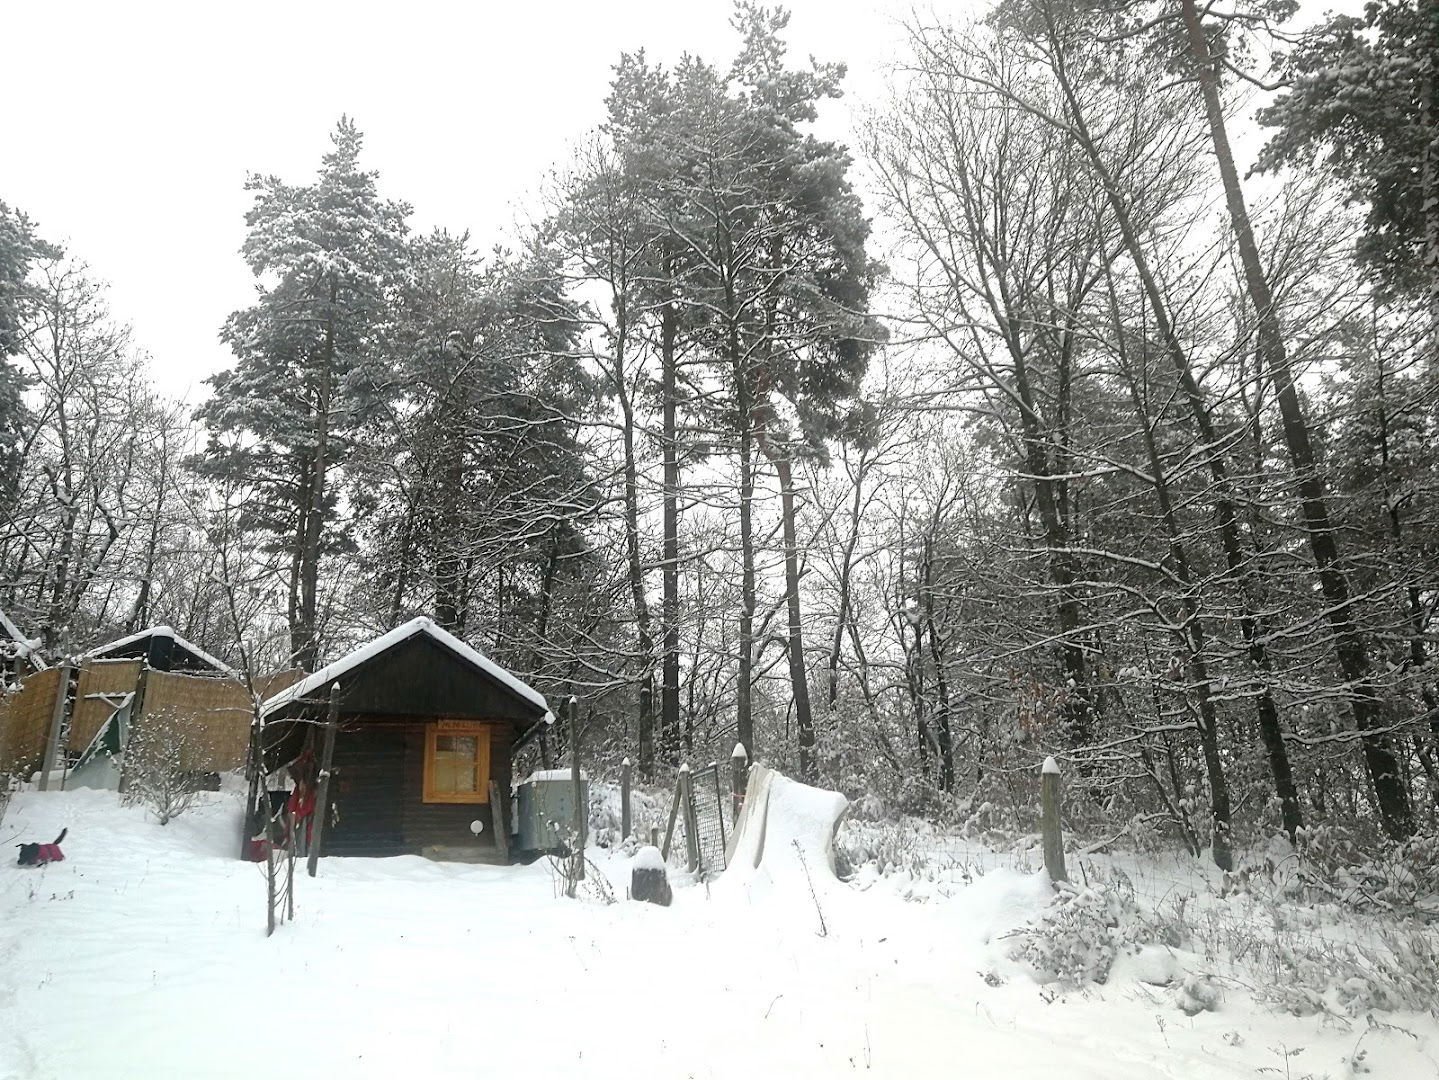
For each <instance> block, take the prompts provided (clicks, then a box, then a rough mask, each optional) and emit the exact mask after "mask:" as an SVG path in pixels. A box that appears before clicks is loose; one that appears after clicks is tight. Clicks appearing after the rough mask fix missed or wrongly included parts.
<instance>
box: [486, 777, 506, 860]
mask: <svg viewBox="0 0 1439 1080" xmlns="http://www.w3.org/2000/svg"><path fill="white" fill-rule="evenodd" d="M490 820H491V821H492V822H493V823H494V826H495V848H496V850H498V851H499V853H500V858H501V859H503V860H504V861H505V862H506V863H508V862H509V861H510V815H509V814H507V813H505V802H504V799H502V798H501V797H500V785H499V784H497V783H495V782H494V781H493V780H491V781H490Z"/></svg>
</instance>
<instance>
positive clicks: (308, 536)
mask: <svg viewBox="0 0 1439 1080" xmlns="http://www.w3.org/2000/svg"><path fill="white" fill-rule="evenodd" d="M337 293H338V289H337V287H336V285H335V283H334V282H331V283H330V306H329V309H328V314H327V316H326V319H325V344H324V348H323V350H322V352H321V355H320V365H321V366H320V373H319V374H320V384H319V388H318V394H317V399H316V402H315V456H314V458H313V460H312V462H311V466H310V492H309V494H310V505H309V508H308V513H307V514H306V515H305V519H304V526H305V528H304V539H303V541H302V543H301V546H300V608H299V612H298V614H299V622H298V626H296V627H295V628H293V629H292V631H291V635H290V636H291V641H292V643H293V645H294V658H293V659H294V662H295V663H296V664H297V665H299V666H300V667H301V668H303V669H304V670H306V671H314V670H315V666H316V664H317V663H318V662H319V653H320V643H319V637H318V623H319V591H320V588H319V587H320V548H321V545H322V543H323V540H324V517H325V495H326V486H325V484H326V478H327V474H328V471H329V449H330V408H331V398H332V396H333V394H334V389H335V305H336V302H337V300H338V296H337Z"/></svg>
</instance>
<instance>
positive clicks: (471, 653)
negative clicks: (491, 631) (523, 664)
mask: <svg viewBox="0 0 1439 1080" xmlns="http://www.w3.org/2000/svg"><path fill="white" fill-rule="evenodd" d="M416 634H427V635H428V636H429V637H431V638H433V639H434V640H435V641H437V642H439V643H440V644H441V645H443V646H445V647H446V648H447V649H449V650H450V651H451V652H453V653H455V654H456V655H457V656H459V657H460V659H462V660H464V661H465V662H466V663H468V664H470V665H471V666H472V667H475V668H477V669H479V670H480V671H482V672H484V673H485V674H486V675H488V676H490V677H491V678H492V679H494V680H495V681H496V682H498V683H499V684H500V685H502V686H504V687H505V688H506V689H508V690H512V691H514V693H516V694H517V695H519V696H520V697H522V698H524V699H525V700H526V701H528V702H529V703H530V704H531V705H534V706H535V707H536V708H540V709H543V710H545V712H546V713H549V708H550V707H549V705H548V703H547V702H546V701H545V696H544V695H543V694H541V693H540V692H539V691H538V690H536V689H535V688H534V687H532V686H530V685H529V684H528V683H526V682H523V681H521V680H520V679H518V678H516V677H515V676H514V675H511V674H510V673H509V672H508V671H506V670H505V669H504V668H502V667H500V665H499V664H497V663H495V662H494V661H493V660H491V659H490V658H489V657H488V656H486V655H485V654H484V653H482V652H480V651H479V650H478V649H476V648H475V647H474V646H472V645H467V644H466V643H465V642H463V641H461V640H460V639H459V638H457V637H455V635H454V634H452V633H450V632H449V631H448V630H446V629H444V628H443V627H440V626H437V625H435V621H434V620H433V619H430V618H429V617H427V616H424V615H421V616H419V617H418V618H414V619H411V620H410V621H409V622H407V623H401V624H400V625H399V626H397V627H395V628H394V629H393V630H391V631H389V632H388V633H386V634H381V635H380V636H379V637H377V638H375V640H373V641H371V642H369V643H367V644H365V645H361V646H360V647H359V648H358V649H355V650H353V651H352V652H349V653H346V654H345V655H344V656H342V657H340V658H339V659H338V660H333V661H331V662H330V663H328V664H326V665H325V666H324V667H322V668H321V669H320V670H319V671H317V672H315V673H314V674H313V675H307V676H305V677H304V678H303V679H301V680H300V681H299V682H297V683H295V684H294V685H293V686H289V687H286V688H285V689H284V690H281V691H280V692H279V693H278V694H274V695H273V696H271V697H269V698H267V699H266V700H265V701H264V702H263V703H262V704H261V705H260V715H261V716H262V717H264V716H268V715H270V713H272V712H275V711H276V710H278V709H280V708H282V707H284V706H286V705H289V704H290V703H291V702H293V701H295V700H296V699H298V698H303V697H305V696H306V695H307V694H310V693H312V692H313V691H315V690H317V689H319V688H320V687H321V686H324V685H325V684H326V683H327V682H331V681H332V680H334V679H337V678H339V677H340V676H341V675H343V674H344V673H345V672H347V671H350V670H352V669H354V668H356V667H359V666H360V665H361V664H363V663H365V662H367V661H369V660H373V659H374V658H375V657H376V656H379V655H380V654H381V653H383V652H385V651H387V650H388V649H391V648H393V647H394V646H396V645H398V644H400V642H402V641H407V640H408V639H410V638H412V637H414V636H415V635H416Z"/></svg>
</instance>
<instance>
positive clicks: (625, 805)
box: [620, 758, 630, 840]
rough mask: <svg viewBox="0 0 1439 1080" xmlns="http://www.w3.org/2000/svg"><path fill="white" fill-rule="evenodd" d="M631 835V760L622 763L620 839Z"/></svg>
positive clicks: (626, 759) (627, 759)
mask: <svg viewBox="0 0 1439 1080" xmlns="http://www.w3.org/2000/svg"><path fill="white" fill-rule="evenodd" d="M629 835H630V759H629V758H625V759H624V760H623V761H621V762H620V839H621V840H625V839H626V838H627V837H628V836H629Z"/></svg>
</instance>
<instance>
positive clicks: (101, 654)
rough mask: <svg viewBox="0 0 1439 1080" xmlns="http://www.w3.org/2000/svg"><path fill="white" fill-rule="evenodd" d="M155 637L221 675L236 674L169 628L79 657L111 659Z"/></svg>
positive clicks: (157, 628) (108, 644) (132, 636)
mask: <svg viewBox="0 0 1439 1080" xmlns="http://www.w3.org/2000/svg"><path fill="white" fill-rule="evenodd" d="M157 637H159V638H169V639H170V640H171V641H173V642H174V643H175V644H176V645H177V646H179V647H180V648H181V649H183V650H185V651H186V652H188V653H190V654H191V655H192V656H194V657H195V658H196V659H197V660H199V661H200V662H201V663H203V664H205V665H207V666H208V667H212V668H214V669H215V670H216V671H218V672H221V673H222V674H225V675H234V674H236V672H235V669H234V668H232V667H231V666H230V665H229V664H227V663H225V662H224V661H223V660H220V659H218V658H217V657H214V656H211V655H210V654H209V653H207V652H206V651H205V650H204V649H202V648H200V646H198V645H196V644H195V643H194V642H193V641H187V640H185V639H184V638H182V637H181V636H180V635H179V634H177V633H175V630H174V627H170V626H151V627H148V628H146V629H144V630H140V631H137V632H136V633H133V634H129V635H127V636H125V637H122V638H119V639H117V640H115V641H109V642H106V643H105V644H104V645H97V646H96V647H95V648H93V649H91V650H90V651H89V652H87V653H82V654H81V655H80V659H81V660H103V659H105V658H107V657H113V656H114V655H115V654H116V653H121V652H124V651H125V650H126V648H128V647H129V646H131V645H135V644H137V643H139V642H141V641H144V640H145V639H147V638H157Z"/></svg>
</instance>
